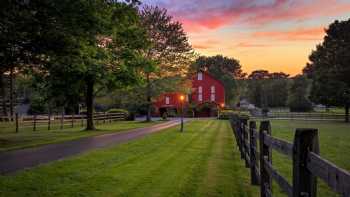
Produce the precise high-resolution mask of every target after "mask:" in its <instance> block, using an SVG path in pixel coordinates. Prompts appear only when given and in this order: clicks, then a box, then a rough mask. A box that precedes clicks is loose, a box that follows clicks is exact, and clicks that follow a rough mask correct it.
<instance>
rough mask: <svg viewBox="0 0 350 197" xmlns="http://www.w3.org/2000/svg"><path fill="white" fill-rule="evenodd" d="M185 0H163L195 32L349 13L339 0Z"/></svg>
mask: <svg viewBox="0 0 350 197" xmlns="http://www.w3.org/2000/svg"><path fill="white" fill-rule="evenodd" d="M261 2H264V1H261V0H236V1H232V0H222V1H209V0H188V1H181V2H180V1H174V0H170V1H167V2H163V3H162V4H161V6H163V7H166V8H167V9H168V10H169V12H170V14H172V15H173V16H174V17H175V19H177V20H179V21H181V22H182V23H183V25H184V28H185V30H186V31H189V32H199V31H204V30H207V29H218V28H220V27H224V26H228V25H232V24H239V23H242V24H247V25H253V26H256V25H265V24H270V23H275V22H288V21H294V22H295V21H302V20H307V19H311V18H318V17H321V16H337V15H341V14H344V13H348V12H350V2H341V1H339V0H311V1H305V0H275V1H274V2H272V3H271V2H270V3H269V2H266V3H261Z"/></svg>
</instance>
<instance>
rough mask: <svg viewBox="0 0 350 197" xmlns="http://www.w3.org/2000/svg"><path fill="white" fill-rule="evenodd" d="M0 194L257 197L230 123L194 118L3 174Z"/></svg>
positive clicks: (36, 195) (255, 188)
mask: <svg viewBox="0 0 350 197" xmlns="http://www.w3.org/2000/svg"><path fill="white" fill-rule="evenodd" d="M0 188H1V190H0V196H4V197H5V196H6V197H10V196H34V197H38V196H167V197H168V196H242V197H244V196H247V197H248V196H252V197H253V196H258V188H257V187H253V186H251V185H250V180H249V171H248V170H247V169H246V168H244V163H243V162H242V161H241V160H240V157H239V153H238V150H237V147H236V145H235V144H234V140H233V137H232V130H231V128H230V126H229V124H228V122H227V121H218V120H209V121H208V120H206V121H192V122H189V123H186V124H185V133H180V132H179V128H178V127H174V128H170V129H167V130H166V131H164V132H160V133H155V134H151V135H149V136H147V137H145V138H142V139H139V140H135V141H131V142H128V143H125V144H121V145H118V146H115V147H111V148H108V149H100V150H96V151H92V152H89V153H86V154H83V155H80V156H77V157H72V158H70V159H66V160H61V161H57V162H54V163H51V164H48V165H43V166H41V167H37V168H35V169H32V170H28V171H22V172H19V173H17V174H16V175H14V176H0Z"/></svg>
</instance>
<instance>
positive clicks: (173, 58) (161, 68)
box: [140, 6, 193, 121]
mask: <svg viewBox="0 0 350 197" xmlns="http://www.w3.org/2000/svg"><path fill="white" fill-rule="evenodd" d="M140 16H141V23H142V26H143V28H144V29H145V30H146V32H147V36H148V39H149V41H150V42H151V45H152V47H151V48H148V49H146V50H144V51H143V54H144V56H145V57H146V58H147V59H148V60H149V61H150V64H148V65H147V66H145V67H144V69H143V73H144V76H145V78H146V85H145V87H144V88H145V89H146V90H145V93H146V100H145V102H146V105H147V108H148V113H147V120H148V121H150V118H151V117H150V116H151V110H152V109H151V107H152V98H153V97H155V96H156V95H157V91H156V90H155V89H154V88H155V87H159V85H160V83H162V84H169V81H168V80H167V79H171V78H164V77H174V76H175V77H179V76H184V75H185V73H186V72H187V70H188V65H189V63H190V62H191V60H192V57H193V52H192V47H191V45H190V44H189V42H188V38H187V36H186V33H185V32H184V30H183V28H182V24H181V23H179V22H177V21H173V18H172V17H171V16H170V15H169V14H168V13H167V10H165V9H161V8H159V7H153V6H144V7H143V9H142V10H141V11H140ZM168 87H172V88H173V90H176V87H178V86H168Z"/></svg>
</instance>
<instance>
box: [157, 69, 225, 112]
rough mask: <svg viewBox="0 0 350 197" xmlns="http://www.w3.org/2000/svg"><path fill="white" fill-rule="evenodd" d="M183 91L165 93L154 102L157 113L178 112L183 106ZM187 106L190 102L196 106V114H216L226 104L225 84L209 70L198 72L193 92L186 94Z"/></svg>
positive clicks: (194, 78)
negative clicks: (181, 99) (208, 71)
mask: <svg viewBox="0 0 350 197" xmlns="http://www.w3.org/2000/svg"><path fill="white" fill-rule="evenodd" d="M180 96H181V93H164V94H162V95H161V96H159V97H158V99H157V101H156V102H155V103H154V107H155V109H156V113H157V114H158V115H162V114H163V113H165V112H167V113H168V114H169V113H170V114H171V113H177V112H179V110H180V108H181V102H180ZM185 98H186V99H185V101H184V106H185V108H186V107H187V106H188V104H189V103H191V104H194V105H195V106H196V110H195V111H194V114H195V116H214V115H216V113H217V109H218V108H219V107H220V106H221V107H222V106H224V105H225V88H224V85H223V84H222V83H221V82H220V81H219V80H217V79H215V78H214V77H213V76H211V75H210V74H208V73H207V72H198V73H197V74H196V75H194V76H193V77H192V92H191V94H190V95H187V96H185Z"/></svg>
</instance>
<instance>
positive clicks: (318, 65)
mask: <svg viewBox="0 0 350 197" xmlns="http://www.w3.org/2000/svg"><path fill="white" fill-rule="evenodd" d="M349 30H350V19H348V20H346V21H340V22H339V21H335V22H334V23H332V24H331V25H330V26H329V27H328V29H326V36H325V37H324V40H323V42H322V43H321V44H320V45H318V46H317V47H316V50H314V51H313V52H312V53H311V55H310V56H309V59H310V63H309V64H307V66H306V67H305V68H304V73H305V74H307V75H308V76H309V77H310V78H312V80H313V83H312V90H311V99H312V101H314V102H316V103H321V104H324V105H326V106H345V109H346V112H347V114H348V112H349V107H350V103H349V102H350V79H349V76H350V66H349V61H350V35H349ZM347 120H349V118H348V116H347Z"/></svg>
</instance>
